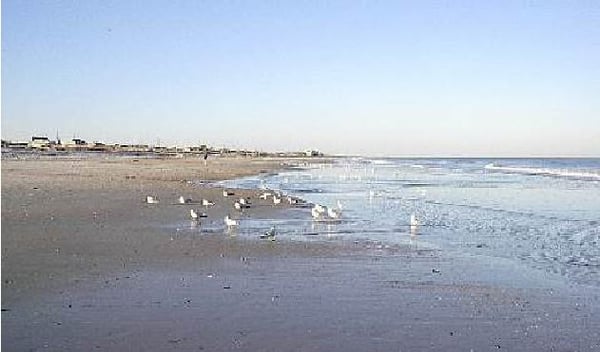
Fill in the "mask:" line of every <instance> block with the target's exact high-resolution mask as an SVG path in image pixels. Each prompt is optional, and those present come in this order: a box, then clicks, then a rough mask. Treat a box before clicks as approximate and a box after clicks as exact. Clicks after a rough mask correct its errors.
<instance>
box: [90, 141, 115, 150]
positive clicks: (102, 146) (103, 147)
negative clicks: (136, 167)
mask: <svg viewBox="0 0 600 352" xmlns="http://www.w3.org/2000/svg"><path fill="white" fill-rule="evenodd" d="M88 150H89V151H90V152H110V151H112V150H113V147H112V146H110V145H106V144H104V143H100V142H94V143H91V144H89V145H88Z"/></svg>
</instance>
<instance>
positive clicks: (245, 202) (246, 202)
mask: <svg viewBox="0 0 600 352" xmlns="http://www.w3.org/2000/svg"><path fill="white" fill-rule="evenodd" d="M239 202H240V204H241V205H248V204H249V203H250V201H248V200H246V198H240V200H239Z"/></svg>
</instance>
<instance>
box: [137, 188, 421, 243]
mask: <svg viewBox="0 0 600 352" xmlns="http://www.w3.org/2000/svg"><path fill="white" fill-rule="evenodd" d="M234 195H235V193H233V192H231V191H228V190H223V197H231V196H234ZM259 199H261V200H269V199H272V201H273V205H277V204H281V202H282V199H285V200H286V201H287V202H288V203H289V204H291V205H294V204H303V203H305V202H304V201H303V200H302V199H299V198H295V197H291V196H287V197H284V196H283V195H282V194H281V193H279V192H277V191H267V190H265V191H264V192H262V193H261V194H260V195H259ZM146 203H147V204H158V203H159V199H158V197H155V196H151V195H149V196H147V197H146ZM177 204H189V205H192V204H201V205H202V206H204V207H206V208H207V209H208V207H211V206H214V205H215V202H213V201H211V200H208V199H202V200H201V201H200V202H197V201H194V200H192V199H191V198H184V197H183V196H180V197H179V198H178V199H177ZM251 205H252V202H251V199H250V197H246V198H244V197H240V198H238V199H237V200H235V201H234V202H233V208H234V209H235V210H237V211H240V212H243V211H244V209H248V208H250V207H251ZM343 209H344V206H343V204H342V203H341V202H340V201H339V200H338V201H337V204H336V206H335V207H328V206H325V205H321V204H314V205H313V207H312V208H311V215H312V218H313V220H314V221H334V222H336V221H340V220H341V219H342V214H343ZM207 217H208V215H207V214H206V213H204V212H200V211H198V210H196V209H190V218H191V220H192V221H194V222H195V223H197V224H198V225H199V221H200V219H201V218H207ZM223 220H224V223H225V226H226V228H227V229H232V228H235V227H237V226H239V224H240V222H239V220H236V219H233V218H232V217H231V214H227V215H226V216H225V218H224V219H223ZM420 225H421V224H420V221H419V219H418V218H417V216H416V214H414V213H413V214H411V216H410V222H409V228H410V233H411V235H414V234H417V230H418V227H419V226H420ZM276 234H277V231H276V230H275V227H272V228H271V229H270V230H269V231H267V232H266V233H264V234H262V235H260V236H259V237H260V238H261V239H271V240H274V239H275V236H276Z"/></svg>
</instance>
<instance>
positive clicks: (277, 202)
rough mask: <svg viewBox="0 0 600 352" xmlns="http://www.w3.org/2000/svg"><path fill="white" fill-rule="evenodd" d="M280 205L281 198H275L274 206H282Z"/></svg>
mask: <svg viewBox="0 0 600 352" xmlns="http://www.w3.org/2000/svg"><path fill="white" fill-rule="evenodd" d="M280 203H281V198H278V197H275V196H273V204H280Z"/></svg>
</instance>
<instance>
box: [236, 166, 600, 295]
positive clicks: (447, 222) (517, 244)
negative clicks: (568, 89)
mask: <svg viewBox="0 0 600 352" xmlns="http://www.w3.org/2000/svg"><path fill="white" fill-rule="evenodd" d="M225 184H226V185H227V186H231V187H244V188H269V189H273V190H280V191H282V192H284V193H286V194H290V195H294V196H298V197H301V198H303V199H305V200H307V201H309V202H312V203H318V204H322V205H325V206H330V207H335V206H336V204H337V202H338V201H340V202H341V203H342V205H343V217H342V220H341V221H337V222H315V221H313V220H312V219H311V216H310V209H297V210H294V211H293V212H291V213H290V214H291V215H290V218H289V219H283V220H281V219H279V220H273V225H275V226H276V227H277V230H278V232H279V234H280V237H281V238H289V239H291V240H327V241H346V240H349V241H361V240H368V241H373V242H375V243H379V244H380V245H381V246H386V245H398V244H405V245H412V244H414V243H416V242H417V241H416V240H417V239H418V245H419V246H420V247H423V248H434V249H437V250H441V251H445V252H448V253H451V254H454V255H477V256H484V257H489V258H490V259H492V258H502V259H507V260H511V261H514V262H516V263H518V264H519V265H524V266H527V267H530V268H535V269H540V270H544V271H547V272H550V273H555V274H557V275H559V276H561V277H563V278H565V279H567V280H568V281H569V282H573V283H582V284H586V285H593V286H600V159H405V158H379V159H368V158H342V159H339V160H337V161H336V162H335V163H333V164H325V165H317V166H314V167H311V168H308V169H304V170H302V171H293V172H286V173H282V174H278V175H263V176H257V177H249V178H244V179H239V180H232V181H226V182H225ZM411 214H415V215H416V217H417V218H418V219H419V222H420V226H418V227H417V228H414V227H413V228H411V227H410V226H409V224H410V217H411ZM266 221H268V219H263V220H262V221H257V222H255V223H252V221H249V222H247V223H246V225H245V227H244V228H242V229H241V231H242V232H245V233H255V232H256V231H261V228H264V227H265V226H266V225H267V224H265V222H266Z"/></svg>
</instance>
